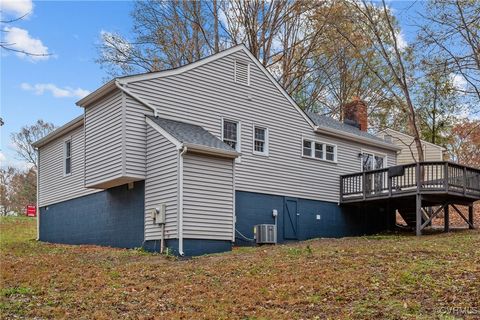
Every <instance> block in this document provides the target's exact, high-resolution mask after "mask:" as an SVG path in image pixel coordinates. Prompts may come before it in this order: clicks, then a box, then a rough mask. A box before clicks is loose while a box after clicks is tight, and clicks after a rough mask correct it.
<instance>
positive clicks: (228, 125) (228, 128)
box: [223, 120, 239, 151]
mask: <svg viewBox="0 0 480 320" xmlns="http://www.w3.org/2000/svg"><path fill="white" fill-rule="evenodd" d="M238 136H239V134H238V123H237V122H234V121H228V120H223V142H225V143H226V144H228V145H229V146H230V147H232V148H233V149H235V150H237V151H239V145H238Z"/></svg>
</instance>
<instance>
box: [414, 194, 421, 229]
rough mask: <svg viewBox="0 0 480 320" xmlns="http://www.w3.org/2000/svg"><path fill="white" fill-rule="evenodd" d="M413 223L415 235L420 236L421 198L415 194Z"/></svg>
mask: <svg viewBox="0 0 480 320" xmlns="http://www.w3.org/2000/svg"><path fill="white" fill-rule="evenodd" d="M415 213H416V214H415V222H416V231H417V232H416V234H417V236H421V235H422V196H421V195H420V194H419V193H417V196H416V208H415Z"/></svg>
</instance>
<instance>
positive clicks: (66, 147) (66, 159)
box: [63, 139, 72, 176]
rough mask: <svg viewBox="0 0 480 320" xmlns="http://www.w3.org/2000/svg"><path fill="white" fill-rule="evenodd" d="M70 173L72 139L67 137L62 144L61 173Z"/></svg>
mask: <svg viewBox="0 0 480 320" xmlns="http://www.w3.org/2000/svg"><path fill="white" fill-rule="evenodd" d="M71 173H72V140H71V139H68V140H65V141H64V144H63V174H64V175H66V176H68V175H70V174H71Z"/></svg>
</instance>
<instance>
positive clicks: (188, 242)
mask: <svg viewBox="0 0 480 320" xmlns="http://www.w3.org/2000/svg"><path fill="white" fill-rule="evenodd" d="M143 247H144V248H145V250H147V251H150V252H160V240H155V241H145V244H144V246H143ZM165 247H166V248H168V251H169V252H170V253H171V254H173V255H176V256H178V255H179V252H178V239H169V240H166V241H165ZM230 250H232V242H231V241H225V240H206V239H183V251H184V255H185V256H186V257H191V256H200V255H204V254H211V253H218V252H225V251H230Z"/></svg>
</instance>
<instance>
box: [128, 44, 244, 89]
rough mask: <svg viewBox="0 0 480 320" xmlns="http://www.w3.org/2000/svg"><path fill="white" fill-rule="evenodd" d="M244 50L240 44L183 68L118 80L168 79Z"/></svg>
mask: <svg viewBox="0 0 480 320" xmlns="http://www.w3.org/2000/svg"><path fill="white" fill-rule="evenodd" d="M244 49H246V48H245V46H244V45H243V44H241V45H238V46H235V47H231V48H229V49H227V50H224V51H221V52H219V53H217V54H213V55H211V56H208V57H206V58H203V59H200V60H198V61H196V62H192V63H189V64H186V65H184V66H181V67H178V68H175V69H171V70H165V71H157V72H151V73H146V74H139V75H135V76H126V77H122V78H120V80H121V81H122V82H123V83H130V82H137V81H143V80H150V79H157V78H163V77H168V76H172V75H176V74H180V73H183V72H185V71H188V70H192V69H194V68H197V67H200V66H203V65H204V64H207V63H209V62H212V61H215V60H217V59H220V58H223V57H225V56H228V55H229V54H232V53H234V52H237V51H240V50H244ZM247 51H248V50H247Z"/></svg>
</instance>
